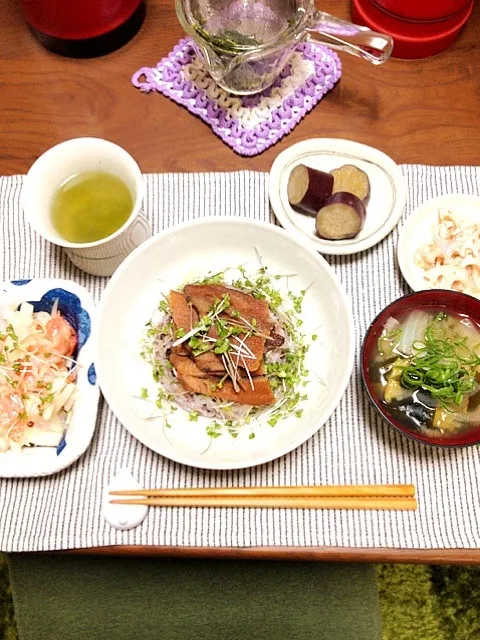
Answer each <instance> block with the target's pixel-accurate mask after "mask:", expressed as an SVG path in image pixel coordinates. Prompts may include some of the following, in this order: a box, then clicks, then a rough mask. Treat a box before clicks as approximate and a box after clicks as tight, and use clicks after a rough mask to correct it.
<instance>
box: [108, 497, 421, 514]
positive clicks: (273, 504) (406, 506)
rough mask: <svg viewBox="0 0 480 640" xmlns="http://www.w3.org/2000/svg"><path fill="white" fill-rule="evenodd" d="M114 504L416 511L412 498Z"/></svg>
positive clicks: (183, 500) (163, 500) (138, 500)
mask: <svg viewBox="0 0 480 640" xmlns="http://www.w3.org/2000/svg"><path fill="white" fill-rule="evenodd" d="M110 502H111V503H113V504H130V505H131V504H137V505H147V506H149V507H239V508H258V509H376V510H403V511H404V510H407V511H413V510H415V509H416V508H417V501H416V500H415V498H410V497H407V498H403V497H398V498H378V497H372V498H369V497H367V498H362V497H336V498H334V497H330V498H302V497H299V498H295V497H292V498H280V497H279V498H271V497H268V496H257V497H253V498H249V497H245V498H243V497H239V496H237V497H231V498H228V497H225V498H218V497H217V498H215V497H211V498H205V497H203V498H133V499H131V500H110Z"/></svg>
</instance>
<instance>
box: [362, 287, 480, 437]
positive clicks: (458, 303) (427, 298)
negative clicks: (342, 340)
mask: <svg viewBox="0 0 480 640" xmlns="http://www.w3.org/2000/svg"><path fill="white" fill-rule="evenodd" d="M429 307H434V308H442V309H444V310H445V311H447V312H451V313H456V314H465V315H467V316H469V317H470V318H471V319H472V320H473V321H474V322H476V323H477V324H479V325H480V300H478V299H477V298H473V297H472V296H468V295H466V294H464V293H459V292H458V291H449V290H444V289H429V290H427V291H418V292H417V293H411V294H409V295H406V296H403V297H402V298H399V299H398V300H395V301H394V302H392V303H391V304H389V305H388V306H387V307H385V309H384V310H383V311H381V312H380V313H379V314H378V316H377V317H376V318H375V320H374V321H373V322H372V324H371V325H370V327H369V329H368V331H367V333H366V335H365V338H364V341H363V346H362V354H361V367H362V379H363V384H364V386H365V389H366V390H367V393H368V395H369V398H370V401H371V403H372V404H373V406H374V407H375V409H376V410H377V412H378V413H379V414H380V416H381V417H382V418H383V419H384V420H385V421H386V422H388V424H390V425H391V426H392V427H394V429H396V430H397V431H399V432H400V433H403V435H405V436H408V437H409V438H413V439H414V440H417V441H418V442H423V443H425V444H430V445H435V446H437V447H467V446H472V445H474V444H479V443H480V424H478V425H475V426H473V427H470V428H469V429H465V430H464V431H461V432H458V433H454V434H452V435H448V436H445V435H441V436H439V437H434V436H431V435H426V434H423V433H421V432H419V431H416V430H415V429H413V428H412V429H410V428H408V427H407V426H405V425H404V424H402V423H400V422H399V421H398V420H397V419H396V418H395V416H393V415H392V414H391V413H390V412H389V409H388V407H387V406H385V405H384V404H383V403H382V402H381V400H380V398H379V397H378V394H377V392H376V391H375V388H374V385H373V383H372V382H371V380H370V368H369V362H371V360H372V356H373V353H374V350H375V349H376V348H377V342H378V339H379V337H380V336H381V334H382V331H383V328H384V326H385V323H386V322H387V320H388V319H389V318H390V317H391V316H394V317H395V316H397V315H398V314H402V313H404V312H406V311H409V310H410V309H411V310H414V309H426V310H428V308H429Z"/></svg>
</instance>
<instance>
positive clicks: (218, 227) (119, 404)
mask: <svg viewBox="0 0 480 640" xmlns="http://www.w3.org/2000/svg"><path fill="white" fill-rule="evenodd" d="M239 265H242V266H243V267H244V268H245V270H246V271H247V273H248V274H253V273H254V272H256V271H257V270H258V269H259V267H260V266H261V265H263V266H264V267H266V268H267V270H268V273H269V274H270V275H272V276H273V275H274V274H278V275H280V276H284V277H281V278H280V279H278V280H272V282H273V283H274V286H275V288H276V289H278V291H279V292H281V293H283V294H285V293H286V292H287V290H290V291H292V292H294V293H295V294H296V295H297V294H300V292H301V291H302V290H307V291H306V294H305V297H304V301H303V305H302V313H301V319H302V320H303V326H302V332H303V333H304V335H305V341H306V342H307V343H308V345H309V349H308V352H307V356H306V361H305V364H306V368H307V369H308V370H309V372H310V373H309V378H308V380H309V381H308V384H307V386H306V387H303V388H301V392H302V393H304V394H306V395H307V396H308V399H307V400H304V401H303V402H302V403H301V404H300V405H299V408H302V409H303V413H302V415H301V417H296V416H295V415H289V416H288V417H287V418H284V419H282V420H279V421H278V423H277V424H276V426H274V427H272V426H269V425H268V424H267V421H266V419H265V417H264V418H259V419H257V420H255V421H252V423H251V424H249V425H248V426H246V427H245V428H243V427H242V428H241V429H240V432H239V433H238V436H237V437H235V438H233V437H232V436H231V435H229V434H228V433H226V432H224V433H222V435H220V436H219V437H216V438H212V437H211V436H209V435H208V433H207V428H208V426H209V424H211V422H212V420H211V419H209V418H206V417H200V418H199V419H198V421H196V422H191V421H189V419H188V412H187V411H185V410H183V409H178V410H176V411H174V412H172V413H169V414H168V425H167V424H166V417H165V416H159V415H158V414H159V412H158V410H155V406H154V399H155V398H156V394H157V392H158V385H157V384H156V383H155V382H154V381H153V378H152V371H151V366H150V365H149V364H148V363H146V362H145V361H144V360H143V359H142V357H141V356H140V351H141V349H142V346H141V342H142V336H143V335H144V331H145V324H146V323H147V322H148V321H149V320H150V319H151V317H152V314H153V313H154V311H155V310H156V309H157V307H158V304H159V302H160V301H161V300H163V299H164V296H165V295H167V294H168V293H169V291H170V290H171V289H178V288H181V287H182V286H183V285H185V284H187V283H188V282H192V281H195V280H198V279H201V278H203V277H206V276H208V275H212V274H215V273H218V272H223V271H225V270H226V269H227V268H235V267H237V266H239ZM285 276H288V277H285ZM98 320H99V325H98V328H99V331H98V338H99V339H98V351H97V355H96V358H95V364H96V369H97V375H98V380H99V384H100V388H101V390H102V392H103V394H104V396H105V399H106V400H107V402H108V404H109V405H110V407H111V408H112V410H113V412H114V413H115V414H116V416H117V418H118V419H119V420H120V422H121V423H122V424H123V425H124V426H125V428H126V429H127V430H128V431H129V432H130V433H131V434H132V435H134V436H135V437H136V438H137V439H138V440H140V442H142V443H143V444H144V445H146V446H147V447H149V448H150V449H152V450H153V451H156V452H157V453H159V454H161V455H163V456H166V457H167V458H170V459H172V460H175V461H177V462H180V463H183V464H187V465H191V466H194V467H201V468H207V469H237V468H244V467H249V466H254V465H258V464H262V463H266V462H269V461H270V460H273V459H274V458H277V457H279V456H281V455H283V454H286V453H288V452H289V451H291V450H293V449H294V448H296V447H298V446H299V445H301V444H302V443H303V442H305V440H307V439H308V438H310V437H311V436H312V435H313V434H314V433H315V432H316V431H317V430H318V429H319V428H320V427H321V426H322V425H323V424H324V423H325V422H326V421H327V420H328V418H329V416H330V415H331V414H332V412H333V411H334V409H335V407H336V406H337V405H338V403H339V401H340V399H341V397H342V395H343V393H344V391H345V388H346V386H347V383H348V381H349V379H350V375H351V372H352V367H353V354H354V338H353V319H352V314H351V311H350V304H349V301H348V299H347V297H346V294H345V293H344V291H343V288H342V286H341V284H340V282H339V281H338V279H337V277H336V275H335V273H334V272H333V270H332V269H331V267H330V266H329V265H328V264H327V262H326V261H325V260H324V259H323V258H322V257H321V256H319V255H318V254H317V253H316V252H315V251H313V250H312V249H310V248H305V247H304V246H303V245H302V243H301V242H299V241H298V239H296V238H293V237H291V235H290V234H288V233H287V232H286V231H284V230H283V229H280V228H279V227H276V226H274V225H272V224H268V223H263V222H254V221H245V220H240V219H234V218H230V219H221V218H215V219H214V218H207V219H204V220H201V221H196V222H190V223H188V224H182V225H179V226H176V227H173V228H172V229H170V230H168V231H165V232H163V233H161V234H159V235H157V236H155V237H153V238H151V239H150V240H147V241H146V242H144V243H143V244H142V245H141V246H140V247H138V248H137V249H136V250H135V251H134V252H133V253H132V254H131V255H130V256H129V257H128V258H127V259H126V260H125V262H123V264H122V265H121V266H120V267H119V269H118V270H117V271H116V272H115V274H114V275H113V277H112V278H111V280H110V282H109V283H108V285H107V287H106V289H105V291H104V293H103V295H102V299H101V302H100V306H99V315H98ZM313 334H316V335H317V336H318V337H317V339H314V338H313V339H312V335H313ZM143 388H145V389H147V390H148V399H147V400H145V399H143V400H142V399H141V397H140V393H141V389H143ZM150 398H152V399H153V400H150ZM252 432H253V433H254V437H252V436H251V434H252Z"/></svg>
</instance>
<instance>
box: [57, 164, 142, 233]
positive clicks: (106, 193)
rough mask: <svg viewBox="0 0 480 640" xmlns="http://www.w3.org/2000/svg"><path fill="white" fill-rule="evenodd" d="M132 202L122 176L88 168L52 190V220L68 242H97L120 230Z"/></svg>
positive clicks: (128, 214)
mask: <svg viewBox="0 0 480 640" xmlns="http://www.w3.org/2000/svg"><path fill="white" fill-rule="evenodd" d="M133 205H134V200H133V195H132V193H131V191H130V189H129V188H128V186H127V185H126V184H125V182H124V181H123V180H122V179H121V178H118V177H117V176H115V175H113V174H112V173H109V172H107V171H85V172H82V173H78V174H75V175H73V176H71V177H69V178H67V179H66V180H64V181H63V182H62V184H61V185H60V187H59V188H58V189H57V190H56V192H55V193H54V194H53V198H52V205H51V222H52V225H53V227H54V229H55V231H56V232H57V233H58V234H59V235H60V236H61V237H62V238H64V239H65V240H68V241H69V242H76V243H83V242H96V241H97V240H102V239H103V238H107V237H108V236H110V235H112V234H113V233H115V231H118V229H120V228H121V227H122V226H123V225H124V224H125V222H126V221H127V220H128V218H129V217H130V215H131V213H132V210H133Z"/></svg>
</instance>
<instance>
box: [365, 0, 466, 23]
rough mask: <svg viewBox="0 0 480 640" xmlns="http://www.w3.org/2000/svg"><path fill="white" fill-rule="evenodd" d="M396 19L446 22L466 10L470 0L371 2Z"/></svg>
mask: <svg viewBox="0 0 480 640" xmlns="http://www.w3.org/2000/svg"><path fill="white" fill-rule="evenodd" d="M371 2H372V4H375V5H376V6H377V7H378V8H379V9H382V10H383V11H386V12H387V13H389V14H390V15H392V16H394V17H396V18H402V19H403V20H413V21H417V22H433V21H435V20H446V19H447V18H451V17H452V16H454V15H456V14H457V13H459V12H460V11H462V10H463V9H465V8H466V6H467V5H468V3H469V0H420V1H419V0H371Z"/></svg>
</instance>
